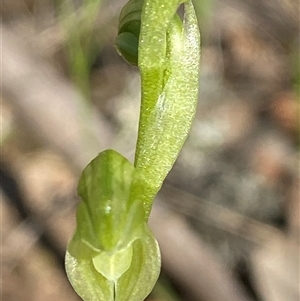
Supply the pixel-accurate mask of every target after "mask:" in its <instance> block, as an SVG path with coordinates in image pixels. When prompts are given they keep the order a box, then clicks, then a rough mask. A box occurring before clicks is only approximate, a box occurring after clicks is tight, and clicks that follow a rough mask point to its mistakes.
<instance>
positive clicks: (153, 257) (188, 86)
mask: <svg viewBox="0 0 300 301" xmlns="http://www.w3.org/2000/svg"><path fill="white" fill-rule="evenodd" d="M182 3H183V4H184V11H185V12H184V17H183V21H182V20H181V19H180V18H179V16H178V15H177V9H178V7H179V5H180V4H182ZM132 43H133V44H132ZM117 47H118V51H119V53H120V54H121V55H123V56H124V58H125V59H126V60H127V61H129V62H131V63H133V64H137V65H138V67H139V69H140V73H141V81H142V100H141V111H140V123H139V132H138V141H137V148H136V155H135V162H134V165H133V164H131V163H130V162H129V161H128V160H127V159H125V158H124V157H123V156H121V155H120V154H118V153H117V152H115V151H113V150H106V151H104V152H102V153H100V154H99V155H98V156H97V157H96V158H95V159H94V160H93V161H92V162H91V163H90V164H89V165H88V166H87V167H86V168H85V170H84V171H83V174H82V176H81V179H80V181H79V185H78V194H79V196H80V197H81V199H82V202H81V203H80V205H79V207H78V211H77V229H76V232H75V234H74V236H73V238H72V240H71V242H70V243H69V246H68V250H67V253H66V270H67V274H68V277H69V280H70V282H71V283H72V285H73V287H74V289H75V290H76V292H77V293H78V294H79V295H80V296H81V297H82V298H83V299H84V300H85V301H110V300H114V301H125V300H130V301H141V300H144V299H145V298H146V296H147V295H148V294H149V293H150V291H151V290H152V288H153V286H154V284H155V282H156V280H157V277H158V275H159V272H160V253H159V248H158V244H157V242H156V240H155V238H154V237H153V235H152V233H151V231H150V230H149V228H148V224H147V221H148V217H149V214H150V211H151V206H152V203H153V199H154V197H155V195H156V194H157V192H158V191H159V189H160V187H161V185H162V183H163V181H164V179H165V177H166V176H167V174H168V172H169V171H170V169H171V168H172V166H173V164H174V162H175V160H176V158H177V156H178V153H179V151H180V149H181V148H182V145H183V143H184V141H185V139H186V137H187V135H188V132H189V130H190V127H191V123H192V120H193V117H194V114H195V109H196V103H197V98H198V77H199V74H198V72H199V51H200V49H199V47H200V41H199V31H198V25H197V20H196V16H195V12H194V8H193V5H192V3H191V1H190V0H187V1H185V2H184V1H182V0H144V1H143V0H130V1H129V2H128V3H127V4H126V5H125V7H124V8H123V10H122V12H121V14H120V27H119V37H118V38H117ZM135 47H137V48H138V51H136V49H135Z"/></svg>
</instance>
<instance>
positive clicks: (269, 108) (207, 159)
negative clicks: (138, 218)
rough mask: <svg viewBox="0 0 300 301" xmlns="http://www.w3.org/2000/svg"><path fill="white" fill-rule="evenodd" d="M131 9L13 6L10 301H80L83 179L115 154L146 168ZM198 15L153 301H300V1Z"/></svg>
mask: <svg viewBox="0 0 300 301" xmlns="http://www.w3.org/2000/svg"><path fill="white" fill-rule="evenodd" d="M125 2H126V1H124V0H110V1H109V0H2V2H1V6H2V7H1V8H2V13H1V26H2V28H1V33H2V44H1V51H2V56H1V60H2V61H1V66H2V74H1V75H2V79H1V119H2V129H1V168H0V171H1V223H2V225H1V232H0V233H1V234H0V235H1V269H2V279H1V281H2V283H1V290H2V291H1V297H2V299H1V300H3V301H17V300H18V301H19V300H22V301H48V300H64V301H79V300H80V298H79V297H78V296H77V295H76V294H75V293H74V291H73V290H72V288H71V286H70V284H69V282H68V280H67V278H66V274H65V271H64V253H65V249H66V245H67V242H68V240H69V239H70V237H71V236H72V233H73V231H74V229H75V212H76V206H77V204H78V202H79V200H78V197H77V196H76V185H77V181H78V178H79V176H80V172H81V171H82V169H83V168H84V166H85V165H86V164H87V163H88V162H89V161H90V160H91V159H92V158H93V157H95V156H96V155H97V154H98V153H99V152H100V151H102V150H104V149H106V148H112V149H116V150H117V151H119V152H121V153H122V154H123V155H124V156H125V157H127V158H129V159H130V160H132V159H133V157H134V149H135V143H136V137H137V126H138V114H139V103H140V79H139V73H138V69H137V68H135V67H131V66H129V65H127V64H126V63H125V62H124V61H123V60H122V58H120V57H119V55H118V54H117V53H116V51H115V47H114V39H115V37H116V35H117V24H118V14H119V12H120V9H121V8H122V6H123V5H124V4H125ZM194 5H195V8H196V10H197V14H198V19H199V25H200V28H201V35H202V57H201V76H200V95H199V105H198V110H197V115H196V118H195V121H194V123H193V128H192V130H191V133H190V136H189V138H188V139H187V142H186V144H185V146H184V148H183V150H182V152H181V154H180V156H179V158H178V160H177V162H176V164H175V166H174V168H173V170H172V171H171V172H170V174H169V176H168V177H167V179H166V181H165V184H164V186H163V188H162V190H161V192H160V193H159V194H158V196H157V199H156V202H155V206H154V208H153V212H152V214H151V220H150V225H151V228H152V229H153V232H154V233H155V236H156V237H157V239H158V241H159V243H160V247H161V252H162V272H161V277H160V279H159V281H158V283H157V285H156V286H155V288H154V290H153V292H152V293H151V295H150V296H149V297H148V298H147V301H220V300H228V301H229V300H230V301H297V300H299V237H300V221H299V211H300V206H299V203H300V199H299V193H300V192H299V184H300V182H299V84H300V71H299V70H300V64H299V2H298V1H297V0H284V1H282V0H243V1H242V0H222V1H221V0H194Z"/></svg>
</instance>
